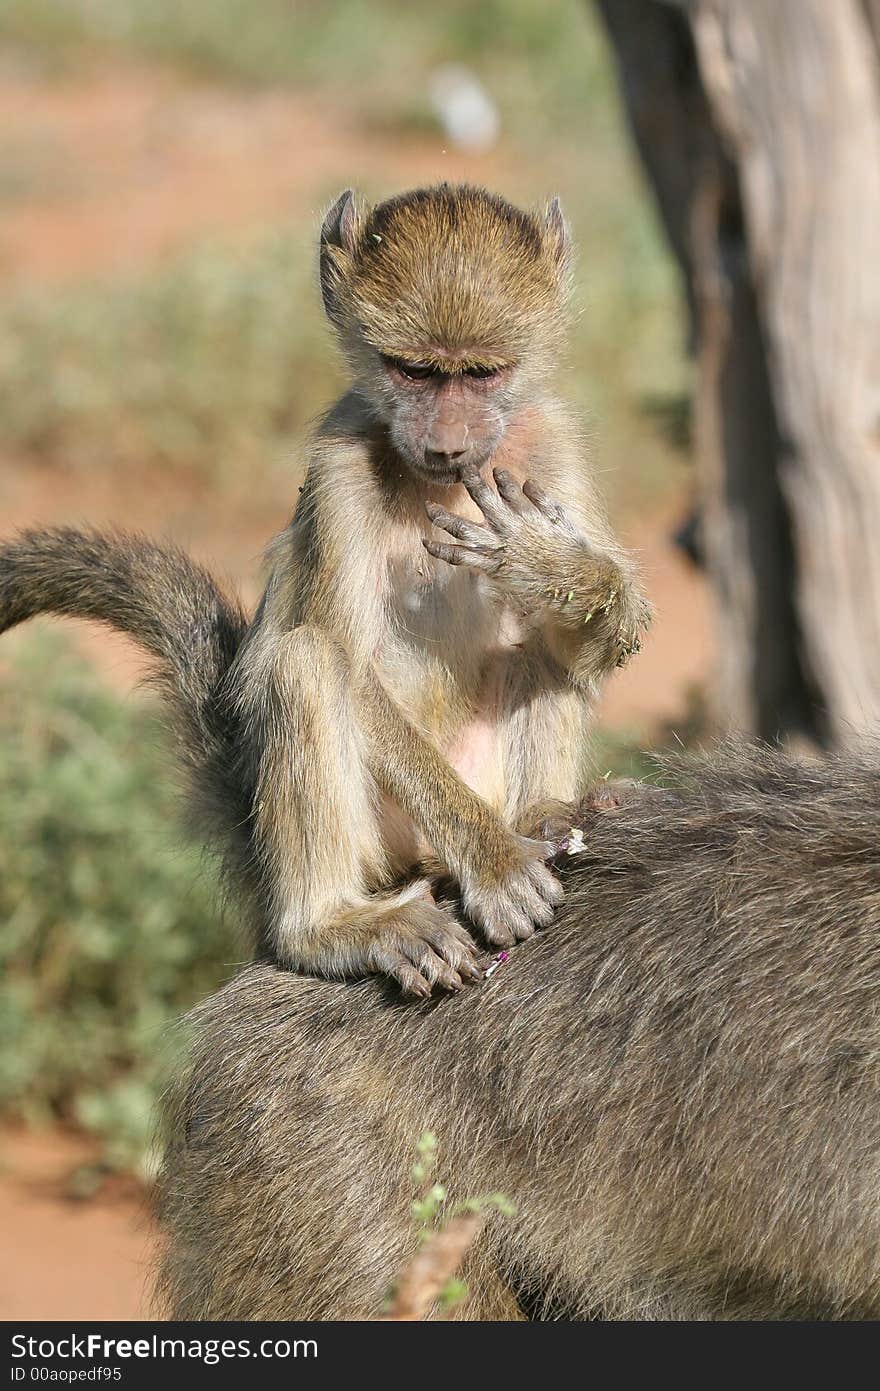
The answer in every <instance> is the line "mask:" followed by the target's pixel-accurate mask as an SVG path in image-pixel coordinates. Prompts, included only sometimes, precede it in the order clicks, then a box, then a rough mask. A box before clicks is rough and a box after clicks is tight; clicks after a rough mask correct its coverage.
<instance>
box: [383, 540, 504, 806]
mask: <svg viewBox="0 0 880 1391" xmlns="http://www.w3.org/2000/svg"><path fill="white" fill-rule="evenodd" d="M389 602H390V605H391V607H392V610H393V624H392V632H393V639H392V642H391V643H390V644H389V648H388V651H387V652H386V653H385V654H384V657H383V658H382V659H380V666H381V667H383V668H385V671H386V674H387V677H388V678H389V679H390V681H391V682H392V683H393V686H394V689H395V691H396V693H397V698H398V700H400V701H401V702H402V706H403V709H404V710H405V712H406V714H407V715H408V716H409V717H410V718H411V719H412V720H413V721H414V722H415V723H416V724H417V725H418V727H419V728H420V729H421V730H422V732H423V733H424V734H425V735H426V736H427V737H428V738H429V739H430V740H431V742H432V743H434V744H435V745H436V746H437V747H438V748H440V749H441V750H442V752H443V753H444V754H445V755H446V757H447V758H448V759H449V762H450V763H451V764H452V766H453V767H454V768H455V769H456V771H457V772H458V773H459V775H460V776H461V777H462V778H463V780H464V781H465V782H466V783H467V784H468V786H469V787H472V788H473V789H474V791H476V792H479V793H480V794H481V795H482V796H483V797H485V798H486V799H487V800H488V801H490V802H491V803H492V804H494V805H496V806H497V807H498V808H499V809H500V807H501V806H503V803H504V791H505V789H504V766H503V765H504V760H503V757H502V756H501V739H500V722H501V714H502V694H503V674H504V669H505V666H506V664H507V662H509V661H510V660H511V659H512V657H513V654H514V648H515V647H516V644H517V642H518V641H519V639H520V637H521V634H520V633H519V630H518V625H516V624H515V623H514V622H513V620H512V617H511V615H509V614H506V613H505V611H504V609H503V606H500V605H499V604H498V603H497V601H496V600H495V599H494V597H493V595H492V592H491V589H490V587H489V582H488V581H487V580H486V578H485V576H482V575H477V574H475V573H474V572H473V571H469V570H466V569H465V568H464V567H459V568H456V567H453V566H449V565H445V564H444V563H443V562H438V561H433V560H432V559H431V557H430V556H428V555H425V556H424V558H422V557H421V556H401V557H399V558H396V559H395V560H394V561H392V562H391V563H390V565H389Z"/></svg>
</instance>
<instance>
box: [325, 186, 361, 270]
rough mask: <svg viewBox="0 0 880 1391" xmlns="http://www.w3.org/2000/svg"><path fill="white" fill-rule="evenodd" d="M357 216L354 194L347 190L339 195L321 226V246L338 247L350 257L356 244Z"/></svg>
mask: <svg viewBox="0 0 880 1391" xmlns="http://www.w3.org/2000/svg"><path fill="white" fill-rule="evenodd" d="M357 224H358V215H357V208H356V206H355V201H354V193H353V191H352V190H351V189H350V188H347V189H346V190H345V192H344V193H340V195H339V197H338V198H337V199H336V202H335V203H334V204H333V206H332V207H331V208H330V209H329V210H328V212H327V213H326V215H325V217H324V221H323V222H322V224H321V245H322V246H338V247H340V248H341V249H342V250H343V251H347V252H348V254H349V255H352V253H353V252H354V249H355V245H356V244H357Z"/></svg>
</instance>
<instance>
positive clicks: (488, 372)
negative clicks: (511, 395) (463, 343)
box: [464, 367, 499, 382]
mask: <svg viewBox="0 0 880 1391" xmlns="http://www.w3.org/2000/svg"><path fill="white" fill-rule="evenodd" d="M464 371H465V376H466V377H474V378H475V379H476V380H477V381H481V382H482V381H485V380H486V378H487V377H497V375H498V371H499V369H498V368H497V367H466V368H465V369H464Z"/></svg>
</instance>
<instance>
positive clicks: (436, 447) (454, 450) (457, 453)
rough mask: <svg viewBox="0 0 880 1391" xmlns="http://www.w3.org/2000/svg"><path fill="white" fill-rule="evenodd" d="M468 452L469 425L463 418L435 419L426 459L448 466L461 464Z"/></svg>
mask: <svg viewBox="0 0 880 1391" xmlns="http://www.w3.org/2000/svg"><path fill="white" fill-rule="evenodd" d="M467 453H468V427H467V425H466V424H465V423H464V421H463V420H448V421H444V420H435V422H434V428H433V429H432V430H431V433H430V435H429V436H428V441H427V447H426V449H425V460H426V462H427V463H429V464H434V465H440V466H444V467H448V466H449V465H450V464H460V463H461V462H462V460H463V459H464V457H465V455H466V454H467Z"/></svg>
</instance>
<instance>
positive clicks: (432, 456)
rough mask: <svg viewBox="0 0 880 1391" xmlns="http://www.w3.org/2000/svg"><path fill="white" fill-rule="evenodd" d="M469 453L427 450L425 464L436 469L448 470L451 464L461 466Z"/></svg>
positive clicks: (467, 451) (465, 451)
mask: <svg viewBox="0 0 880 1391" xmlns="http://www.w3.org/2000/svg"><path fill="white" fill-rule="evenodd" d="M469 452H470V451H469V450H467V449H442V450H441V449H426V450H425V462H426V463H428V464H433V465H434V467H435V468H448V467H449V466H450V465H451V464H460V463H461V461H462V459H464V458H465V457H466V455H467V454H468V453H469Z"/></svg>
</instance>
